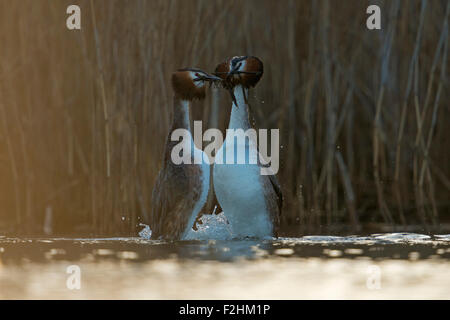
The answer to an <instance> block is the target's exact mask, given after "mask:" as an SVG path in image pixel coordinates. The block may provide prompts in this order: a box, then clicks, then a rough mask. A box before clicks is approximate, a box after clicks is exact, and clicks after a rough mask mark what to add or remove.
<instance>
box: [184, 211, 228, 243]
mask: <svg viewBox="0 0 450 320" xmlns="http://www.w3.org/2000/svg"><path fill="white" fill-rule="evenodd" d="M216 209H217V206H216V207H215V208H214V211H213V213H212V214H204V215H203V216H201V217H200V223H198V224H197V231H195V230H194V229H191V230H190V231H189V233H188V234H187V236H186V239H185V240H231V239H232V238H233V231H232V229H231V225H230V223H229V222H228V219H227V217H226V216H225V213H223V212H220V213H218V214H216Z"/></svg>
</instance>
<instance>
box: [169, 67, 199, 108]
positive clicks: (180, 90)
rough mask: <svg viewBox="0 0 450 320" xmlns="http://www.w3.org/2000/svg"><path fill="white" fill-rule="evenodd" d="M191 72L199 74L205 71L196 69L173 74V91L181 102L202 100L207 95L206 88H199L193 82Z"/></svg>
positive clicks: (186, 69) (187, 69) (182, 70)
mask: <svg viewBox="0 0 450 320" xmlns="http://www.w3.org/2000/svg"><path fill="white" fill-rule="evenodd" d="M191 72H193V73H196V72H197V73H198V72H203V71H201V70H199V69H194V68H185V69H180V70H178V71H177V72H174V73H173V74H172V88H173V91H175V95H176V96H177V97H178V98H180V99H181V100H187V101H192V100H196V99H197V100H202V99H204V98H205V95H206V89H205V86H202V87H197V86H196V85H195V84H194V82H193V81H192V78H191V76H190V73H191Z"/></svg>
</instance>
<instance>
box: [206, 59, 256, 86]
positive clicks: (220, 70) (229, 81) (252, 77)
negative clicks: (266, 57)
mask: <svg viewBox="0 0 450 320" xmlns="http://www.w3.org/2000/svg"><path fill="white" fill-rule="evenodd" d="M244 58H245V60H242V61H240V62H239V61H238V62H237V63H243V61H245V65H244V67H243V69H242V72H243V73H240V74H238V75H237V76H236V75H235V76H228V72H230V70H231V69H232V67H233V66H232V65H231V64H232V62H233V59H235V60H239V59H244ZM214 73H215V74H216V75H217V76H218V77H221V78H222V79H223V80H224V81H223V86H224V87H225V88H227V89H231V88H234V87H235V86H236V85H239V84H240V85H242V86H243V87H245V88H253V87H254V86H256V84H257V83H258V81H259V80H260V79H261V77H262V75H263V73H264V65H263V63H262V61H261V60H259V59H258V58H257V57H253V56H248V57H246V56H243V57H233V58H229V59H227V60H226V61H224V62H222V63H220V64H219V65H218V66H217V67H216V70H215V72H214Z"/></svg>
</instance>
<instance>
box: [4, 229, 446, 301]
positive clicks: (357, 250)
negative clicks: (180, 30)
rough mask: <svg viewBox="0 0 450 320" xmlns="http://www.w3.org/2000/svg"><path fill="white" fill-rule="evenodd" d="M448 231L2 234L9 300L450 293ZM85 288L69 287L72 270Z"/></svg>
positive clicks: (388, 296) (363, 296)
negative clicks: (170, 237) (254, 235)
mask: <svg viewBox="0 0 450 320" xmlns="http://www.w3.org/2000/svg"><path fill="white" fill-rule="evenodd" d="M449 262H450V235H435V236H428V235H421V234H412V233H389V234H375V235H371V236H364V237H361V236H347V237H336V236H306V237H301V238H278V239H271V240H252V239H247V240H232V241H228V240H227V241H225V240H222V241H219V240H209V241H208V240H204V241H194V240H193V241H175V242H165V241H155V240H147V239H144V238H140V237H136V238H95V239H92V238H79V239H73V238H7V237H0V298H1V299H18V298H22V299H54V298H61V299H81V298H83V299H118V298H120V299H304V298H306V299H322V298H325V299H347V298H356V299H366V298H370V299H372V298H375V299H377V298H381V299H416V298H433V299H449V298H450V268H449ZM72 265H75V266H77V267H79V270H80V283H81V288H80V289H79V290H77V289H73V290H71V289H69V288H68V287H67V279H68V278H69V277H70V276H71V274H68V273H67V270H68V269H67V268H68V267H69V266H72Z"/></svg>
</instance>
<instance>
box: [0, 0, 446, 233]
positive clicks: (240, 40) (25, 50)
mask: <svg viewBox="0 0 450 320" xmlns="http://www.w3.org/2000/svg"><path fill="white" fill-rule="evenodd" d="M73 2H74V1H63V0H58V1H44V0H21V1H14V2H11V1H7V0H0V43H1V44H2V45H1V50H0V177H2V178H1V180H0V191H1V192H0V229H3V230H9V231H15V232H24V233H40V232H42V230H43V227H44V225H45V224H46V222H45V221H46V220H47V225H50V226H51V228H50V229H52V232H54V233H69V232H77V233H81V232H90V233H95V234H135V230H136V226H137V224H138V223H139V222H145V221H146V217H147V215H148V210H149V207H150V203H149V201H150V194H151V189H152V186H153V181H154V179H155V177H156V174H157V171H158V169H159V166H160V162H161V154H162V150H163V146H164V141H165V138H166V135H167V130H168V126H169V122H170V118H171V106H172V105H171V103H172V92H171V88H170V85H169V76H170V74H171V72H172V71H174V70H175V69H177V68H179V67H184V66H197V67H200V68H204V69H206V70H210V71H212V70H213V69H214V68H215V65H216V64H217V63H218V62H220V61H221V60H223V59H224V58H225V57H228V56H231V55H240V54H253V55H257V56H259V57H260V58H261V59H262V60H263V61H264V62H265V74H264V77H263V79H262V81H261V82H260V84H259V86H258V87H257V88H256V89H255V90H254V91H253V92H254V94H252V97H251V99H252V101H251V104H252V109H253V110H254V116H255V119H256V123H257V125H258V127H260V128H280V130H281V133H282V134H281V145H282V149H281V169H280V173H279V179H280V181H281V183H282V186H283V189H284V193H285V198H286V201H285V203H286V205H285V213H284V219H283V224H284V226H290V227H291V229H290V230H291V231H292V230H293V231H294V233H298V234H300V233H304V232H318V231H320V230H321V228H323V227H328V229H327V230H328V231H329V230H332V229H330V228H332V227H333V226H336V225H339V224H344V225H348V226H351V227H352V228H353V229H357V228H358V227H359V226H361V225H366V224H367V223H369V222H385V223H389V224H411V223H420V224H422V225H424V226H426V228H428V229H431V228H433V226H437V225H438V224H439V222H440V221H443V220H445V218H446V217H447V219H448V216H449V208H450V203H449V192H450V180H449V179H450V150H449V148H448V146H449V144H448V140H447V138H448V136H449V135H450V127H449V126H448V123H449V121H450V110H449V104H448V101H449V100H448V98H449V96H448V92H449V90H448V78H447V77H448V72H447V71H448V65H447V63H448V40H449V35H448V16H449V10H450V4H449V2H448V1H439V0H435V1H428V2H426V1H378V3H379V4H380V6H381V9H382V16H383V23H382V27H383V28H382V30H381V31H369V30H367V29H366V28H365V19H366V17H367V15H366V13H365V10H366V7H367V6H368V4H369V3H368V2H367V1H345V2H342V1H339V2H338V1H325V0H324V1H293V0H291V1H281V2H280V1H270V0H267V1H250V0H248V1H224V0H215V1H203V0H198V1H193V0H192V1H167V0H161V1H159V0H151V1H137V0H136V1H118V0H95V1H90V0H80V1H76V2H77V3H78V4H80V6H81V9H82V31H68V30H67V29H66V28H65V19H66V14H65V9H66V7H67V6H68V5H69V4H72V3H73ZM211 105H212V107H210V106H211ZM229 110H230V99H229V97H228V96H227V95H225V94H218V93H215V94H213V95H209V96H208V98H207V99H206V101H205V102H204V103H196V104H195V106H194V110H193V112H192V113H193V118H194V119H203V120H204V121H205V123H208V127H217V126H218V127H219V128H221V129H224V128H225V126H226V124H227V121H228V118H227V117H228V113H229ZM204 129H206V128H204ZM45 212H47V218H46V213H45ZM49 212H51V213H52V214H51V216H52V219H50V218H49V217H50V213H49ZM50 229H48V230H50Z"/></svg>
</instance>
